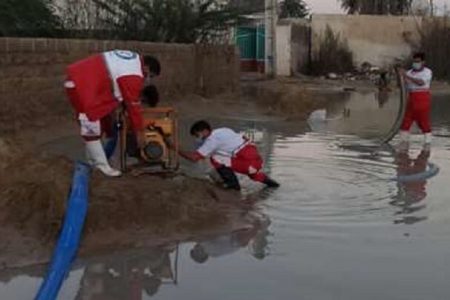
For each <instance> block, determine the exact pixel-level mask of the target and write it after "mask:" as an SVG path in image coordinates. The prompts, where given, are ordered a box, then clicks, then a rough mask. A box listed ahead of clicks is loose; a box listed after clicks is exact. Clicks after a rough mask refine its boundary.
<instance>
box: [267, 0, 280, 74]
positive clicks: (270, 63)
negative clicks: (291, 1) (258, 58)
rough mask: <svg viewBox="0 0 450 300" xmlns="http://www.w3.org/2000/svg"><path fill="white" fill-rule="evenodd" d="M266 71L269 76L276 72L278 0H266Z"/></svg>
mask: <svg viewBox="0 0 450 300" xmlns="http://www.w3.org/2000/svg"><path fill="white" fill-rule="evenodd" d="M264 7H265V15H264V19H265V20H264V21H265V22H264V23H265V36H266V38H265V59H264V61H265V64H264V67H265V73H266V74H267V75H268V76H269V77H274V76H275V74H276V44H275V43H276V35H275V32H276V26H277V19H278V15H277V0H265V6H264Z"/></svg>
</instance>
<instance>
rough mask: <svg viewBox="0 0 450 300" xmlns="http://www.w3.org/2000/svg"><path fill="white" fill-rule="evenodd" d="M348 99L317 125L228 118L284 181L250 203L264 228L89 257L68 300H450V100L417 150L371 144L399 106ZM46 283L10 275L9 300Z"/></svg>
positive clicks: (5, 282)
mask: <svg viewBox="0 0 450 300" xmlns="http://www.w3.org/2000/svg"><path fill="white" fill-rule="evenodd" d="M338 97H340V96H338ZM346 97H347V98H342V99H341V100H340V101H334V102H333V103H332V104H330V105H329V107H327V108H326V109H325V110H322V111H319V112H317V113H316V114H315V115H316V116H325V120H324V119H323V118H322V119H321V118H320V117H319V118H316V119H315V121H314V120H313V122H309V126H304V125H301V126H300V125H296V124H293V123H292V122H291V123H286V124H278V123H273V122H263V121H240V122H236V121H235V120H234V121H233V120H220V121H218V122H217V124H226V125H230V124H233V127H234V128H235V129H239V130H242V131H246V132H251V133H252V134H253V135H254V137H255V140H256V141H257V142H258V145H259V147H260V149H261V152H262V154H263V155H264V158H265V159H266V161H267V170H268V171H269V173H270V174H271V176H272V177H273V178H274V179H276V180H277V181H279V182H280V183H281V184H282V186H281V188H279V189H277V190H271V191H269V190H264V191H259V192H256V193H257V194H256V195H255V196H253V195H250V196H249V197H250V198H252V197H257V198H258V199H260V198H262V199H261V200H258V201H257V203H256V204H255V207H254V208H252V209H251V211H250V212H249V213H252V214H257V215H259V216H260V222H258V223H257V224H254V225H253V226H249V227H248V228H243V229H242V230H239V231H236V232H232V233H229V234H220V235H211V236H207V237H198V238H193V239H192V241H191V242H188V243H181V244H178V243H173V244H168V245H165V246H162V247H157V248H150V249H145V248H144V249H133V250H129V251H121V252H117V253H112V254H110V255H108V256H99V257H92V258H89V259H80V260H79V261H77V262H76V265H75V266H74V268H73V270H72V272H71V273H70V274H69V276H68V279H67V281H66V283H65V284H64V286H63V289H62V291H61V294H60V298H59V299H64V300H65V299H68V300H72V299H76V300H94V299H108V300H113V299H118V300H119V299H120V300H126V299H130V300H138V299H139V300H141V299H186V300H187V299H196V300H210V299H218V300H222V299H223V300H228V299H230V300H249V299H258V300H269V299H270V300H272V299H286V300H287V299H305V300H309V299H320V300H328V299H330V300H341V299H342V300H360V299H366V300H369V299H370V300H378V299H389V300H423V299H427V300H442V299H448V297H449V296H448V295H449V294H450V286H449V284H448V278H449V277H450V258H449V254H450V238H449V237H450V201H449V199H448V195H449V194H450V185H449V178H450V151H449V150H450V119H449V118H448V116H449V115H450V102H449V100H450V96H449V95H436V96H435V97H434V98H433V117H432V120H433V126H434V128H433V131H434V132H435V133H436V137H435V138H434V140H433V143H432V146H431V147H423V146H422V143H421V142H422V140H421V136H417V137H414V138H413V141H412V142H411V144H410V146H409V147H408V148H405V147H399V146H398V141H396V140H394V141H393V142H392V146H388V145H386V146H382V147H380V146H379V145H377V144H376V143H373V139H376V137H375V135H376V134H377V133H378V134H380V132H386V131H388V130H389V128H390V127H391V126H392V123H393V121H394V118H395V111H396V107H395V105H396V103H395V102H392V101H387V102H383V101H376V98H375V96H374V94H365V95H361V94H353V96H352V95H350V96H349V95H347V96H346ZM381 108H383V109H385V110H382V109H381ZM348 109H349V110H350V111H349V112H348ZM378 109H380V110H378ZM382 116H384V117H382ZM381 118H383V119H381ZM237 123H238V124H237ZM246 183H248V184H251V183H249V182H248V181H246ZM253 188H255V186H253V184H251V186H250V188H249V189H250V190H251V191H253ZM42 276H43V269H42V268H30V269H24V270H14V271H10V272H4V273H1V274H0V295H1V298H2V299H32V298H33V297H34V295H35V293H36V291H37V289H38V287H39V284H40V282H41V280H42Z"/></svg>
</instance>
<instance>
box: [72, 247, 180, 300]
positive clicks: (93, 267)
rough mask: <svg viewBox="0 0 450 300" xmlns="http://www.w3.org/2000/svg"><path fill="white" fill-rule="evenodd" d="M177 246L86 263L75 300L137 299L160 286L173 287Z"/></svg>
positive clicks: (175, 277) (153, 292)
mask: <svg viewBox="0 0 450 300" xmlns="http://www.w3.org/2000/svg"><path fill="white" fill-rule="evenodd" d="M177 265H178V245H177V244H171V245H166V246H164V247H157V248H152V249H147V250H146V251H143V252H135V253H133V252H128V253H125V254H124V255H120V256H119V255H117V256H114V257H110V258H106V259H105V258H103V259H101V260H100V261H99V262H93V263H89V264H88V265H87V266H86V267H85V269H84V273H83V277H82V279H81V283H80V289H79V292H78V294H77V297H76V298H75V299H77V300H93V299H111V300H113V299H121V300H123V299H130V300H138V299H139V300H140V299H142V294H143V293H144V294H145V295H147V296H153V295H155V294H156V293H157V292H158V291H159V289H160V287H161V285H163V284H177V272H178V269H177Z"/></svg>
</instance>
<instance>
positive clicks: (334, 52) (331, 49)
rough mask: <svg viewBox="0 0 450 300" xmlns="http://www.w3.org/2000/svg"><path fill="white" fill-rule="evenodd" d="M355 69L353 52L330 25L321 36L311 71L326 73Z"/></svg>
mask: <svg viewBox="0 0 450 300" xmlns="http://www.w3.org/2000/svg"><path fill="white" fill-rule="evenodd" d="M353 70H354V66H353V53H352V52H351V51H350V49H349V48H348V45H347V42H346V41H343V40H342V39H341V36H340V34H335V33H334V32H333V30H332V29H331V27H330V26H327V28H326V29H325V33H324V35H323V36H322V37H321V40H320V44H319V48H318V51H317V52H316V53H313V54H312V57H311V65H310V73H311V74H312V75H324V74H327V73H330V72H333V73H345V72H350V71H353Z"/></svg>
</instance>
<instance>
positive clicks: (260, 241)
mask: <svg viewBox="0 0 450 300" xmlns="http://www.w3.org/2000/svg"><path fill="white" fill-rule="evenodd" d="M269 224H270V222H269V220H268V219H266V220H263V221H262V222H260V223H259V225H258V226H254V227H250V228H245V229H242V230H237V231H234V232H231V233H228V234H224V235H220V236H216V237H213V238H210V239H204V240H199V241H197V242H196V243H195V245H194V246H193V248H192V249H191V251H190V256H191V258H192V260H194V261H195V262H197V263H199V264H202V263H205V262H206V261H207V260H208V259H209V258H217V257H221V256H226V255H230V254H232V253H234V252H236V251H238V250H240V249H241V248H244V247H248V249H249V250H250V253H251V255H252V256H253V257H255V258H257V259H264V258H265V257H266V256H267V254H268V245H269V243H268V240H267V237H268V236H269V230H268V226H269Z"/></svg>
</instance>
